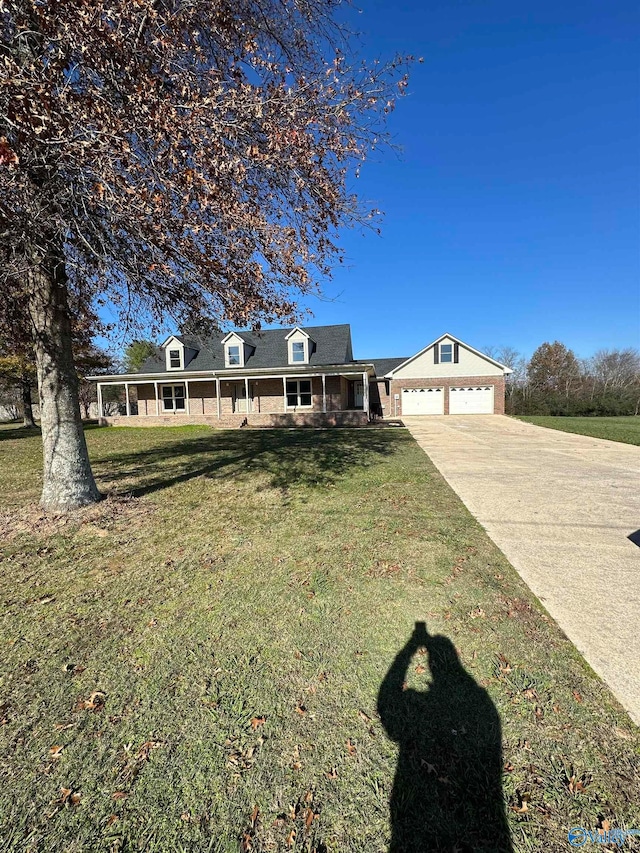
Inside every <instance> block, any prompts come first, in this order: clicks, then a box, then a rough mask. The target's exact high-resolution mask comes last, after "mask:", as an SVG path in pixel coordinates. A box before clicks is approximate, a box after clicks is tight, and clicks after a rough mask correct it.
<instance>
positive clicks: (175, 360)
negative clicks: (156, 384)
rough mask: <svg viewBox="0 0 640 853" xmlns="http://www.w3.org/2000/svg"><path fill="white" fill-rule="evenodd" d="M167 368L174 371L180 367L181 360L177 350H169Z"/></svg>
mask: <svg viewBox="0 0 640 853" xmlns="http://www.w3.org/2000/svg"><path fill="white" fill-rule="evenodd" d="M169 367H170V368H171V369H173V370H175V368H176V367H182V358H181V356H180V350H179V349H170V350H169Z"/></svg>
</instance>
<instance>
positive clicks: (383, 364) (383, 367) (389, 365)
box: [355, 355, 410, 379]
mask: <svg viewBox="0 0 640 853" xmlns="http://www.w3.org/2000/svg"><path fill="white" fill-rule="evenodd" d="M408 358H410V356H408V355H406V356H405V357H404V358H359V359H358V360H357V361H356V362H355V364H373V366H374V367H375V369H376V377H377V378H378V379H380V378H382V377H383V376H385V375H386V374H387V373H388V372H389V371H390V370H393V369H394V367H397V366H398V365H399V364H402V362H403V361H406V360H407V359H408Z"/></svg>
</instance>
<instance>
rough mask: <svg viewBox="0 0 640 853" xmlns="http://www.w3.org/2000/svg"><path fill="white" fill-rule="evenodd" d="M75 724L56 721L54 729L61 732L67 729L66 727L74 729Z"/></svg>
mask: <svg viewBox="0 0 640 853" xmlns="http://www.w3.org/2000/svg"><path fill="white" fill-rule="evenodd" d="M74 726H75V723H56V724H55V725H54V729H57V730H58V731H59V732H63V731H66V729H72V728H73V727H74Z"/></svg>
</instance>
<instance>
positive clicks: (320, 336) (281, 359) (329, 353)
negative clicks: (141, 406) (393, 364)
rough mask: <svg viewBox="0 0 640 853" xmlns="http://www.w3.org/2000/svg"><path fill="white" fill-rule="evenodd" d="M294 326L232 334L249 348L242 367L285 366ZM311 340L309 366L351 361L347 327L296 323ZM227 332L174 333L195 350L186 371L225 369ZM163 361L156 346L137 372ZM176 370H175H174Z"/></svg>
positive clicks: (160, 366) (158, 367) (157, 369)
mask: <svg viewBox="0 0 640 853" xmlns="http://www.w3.org/2000/svg"><path fill="white" fill-rule="evenodd" d="M292 328H294V327H289V328H286V329H264V330H262V331H260V332H243V331H238V332H236V334H238V335H240V337H241V338H242V339H243V340H244V341H245V342H246V343H247V344H249V346H250V347H253V348H254V349H253V352H251V354H250V355H249V356H248V357H247V360H246V362H245V367H246V368H247V369H248V370H251V369H260V368H271V367H273V368H280V367H287V366H288V365H289V354H288V345H287V340H286V336H287V335H288V334H289V332H290V331H291V330H292ZM299 328H301V329H304V331H305V332H306V333H307V334H308V335H309V337H310V339H311V341H313V346H312V351H311V353H310V356H309V365H311V366H316V367H317V366H320V365H324V364H348V363H349V362H352V361H353V351H352V348H351V326H349V324H348V323H345V324H343V325H340V326H300V327H299ZM227 334H229V333H228V332H220V331H217V332H216V333H215V335H211V336H209V337H202V338H195V337H192V336H190V335H175V336H174V337H176V338H178V340H180V341H181V342H182V343H183V344H184V345H185V347H187V348H189V349H193V350H196V355H195V356H194V357H193V358H192V359H191V361H190V362H188V363H187V365H186V370H188V371H191V370H225V360H224V346H223V344H222V340H223V338H225V337H226V336H227ZM165 371H166V363H165V356H164V350H163V349H161V348H160V347H159V348H158V350H157V352H156V354H155V355H153V356H151V357H150V358H148V359H147V360H146V361H145V363H144V364H143V365H142V367H141V368H140V370H139V371H138V372H139V373H164V372H165ZM175 372H176V373H178V371H175Z"/></svg>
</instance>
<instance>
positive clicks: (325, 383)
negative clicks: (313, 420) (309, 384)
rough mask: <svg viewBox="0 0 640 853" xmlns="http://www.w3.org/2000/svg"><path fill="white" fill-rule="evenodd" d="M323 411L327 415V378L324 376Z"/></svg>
mask: <svg viewBox="0 0 640 853" xmlns="http://www.w3.org/2000/svg"><path fill="white" fill-rule="evenodd" d="M322 411H323V412H324V414H325V415H326V413H327V377H326V376H325V374H324V373H323V374H322Z"/></svg>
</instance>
